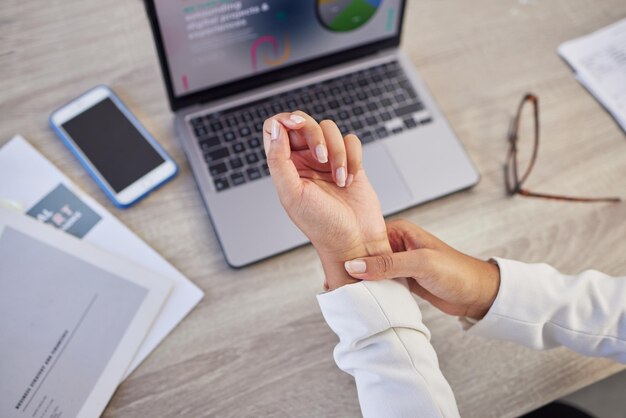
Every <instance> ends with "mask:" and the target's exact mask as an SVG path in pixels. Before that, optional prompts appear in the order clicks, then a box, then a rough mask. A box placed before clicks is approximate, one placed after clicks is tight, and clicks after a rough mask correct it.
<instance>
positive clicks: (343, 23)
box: [317, 0, 382, 32]
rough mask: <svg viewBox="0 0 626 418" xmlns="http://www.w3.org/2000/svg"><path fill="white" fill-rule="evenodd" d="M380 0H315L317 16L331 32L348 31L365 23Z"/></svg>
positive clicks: (377, 6)
mask: <svg viewBox="0 0 626 418" xmlns="http://www.w3.org/2000/svg"><path fill="white" fill-rule="evenodd" d="M381 3H382V0H317V10H318V13H317V14H318V17H319V19H320V21H321V22H322V24H323V25H324V26H325V27H326V28H327V29H329V30H331V31H333V32H350V31H353V30H355V29H358V28H360V27H361V26H363V25H364V24H365V23H367V22H368V21H369V20H370V19H371V18H372V16H374V15H375V14H376V11H377V10H378V8H379V7H380V4H381Z"/></svg>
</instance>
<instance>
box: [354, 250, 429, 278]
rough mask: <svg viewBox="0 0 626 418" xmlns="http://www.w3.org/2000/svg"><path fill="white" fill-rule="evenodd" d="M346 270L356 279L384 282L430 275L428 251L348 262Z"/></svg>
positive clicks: (407, 252)
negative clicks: (385, 280)
mask: <svg viewBox="0 0 626 418" xmlns="http://www.w3.org/2000/svg"><path fill="white" fill-rule="evenodd" d="M345 269H346V271H347V272H348V274H349V275H350V276H352V277H354V278H355V279H361V280H384V279H394V278H397V277H423V276H425V275H430V266H429V263H428V250H415V251H405V252H401V253H392V254H385V255H378V256H373V257H363V258H359V259H356V260H351V261H346V263H345Z"/></svg>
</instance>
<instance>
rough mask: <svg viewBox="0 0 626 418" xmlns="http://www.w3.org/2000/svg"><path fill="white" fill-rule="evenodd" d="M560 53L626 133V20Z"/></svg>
mask: <svg viewBox="0 0 626 418" xmlns="http://www.w3.org/2000/svg"><path fill="white" fill-rule="evenodd" d="M559 54H560V55H561V56H562V57H563V59H565V60H566V61H567V62H568V63H569V64H570V65H571V67H572V68H573V69H574V71H575V72H576V78H577V79H578V81H579V82H580V83H581V84H582V85H583V86H585V88H587V90H589V91H590V92H591V94H593V96H594V97H595V98H596V99H597V100H598V101H599V102H600V103H601V104H602V105H603V106H604V107H605V108H606V109H607V110H608V111H609V112H610V113H611V115H612V116H613V117H614V118H615V120H616V121H617V122H618V123H619V124H620V126H621V127H622V129H624V130H625V131H626V19H624V20H621V21H619V22H617V23H615V24H613V25H611V26H608V27H606V28H604V29H601V30H599V31H597V32H594V33H592V34H590V35H587V36H584V37H582V38H578V39H575V40H572V41H568V42H565V43H563V44H562V45H561V46H560V47H559Z"/></svg>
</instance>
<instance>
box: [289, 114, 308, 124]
mask: <svg viewBox="0 0 626 418" xmlns="http://www.w3.org/2000/svg"><path fill="white" fill-rule="evenodd" d="M289 120H291V121H292V122H293V123H295V124H296V125H298V124H300V123H302V122H304V121H305V119H304V118H303V117H302V116H300V115H291V116H289Z"/></svg>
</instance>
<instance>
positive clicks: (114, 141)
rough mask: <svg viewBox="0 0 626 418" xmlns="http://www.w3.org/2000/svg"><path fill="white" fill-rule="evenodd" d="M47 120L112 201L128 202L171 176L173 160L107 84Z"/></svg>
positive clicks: (131, 203)
mask: <svg viewBox="0 0 626 418" xmlns="http://www.w3.org/2000/svg"><path fill="white" fill-rule="evenodd" d="M50 126H51V127H52V129H53V130H54V132H55V133H56V134H57V135H58V136H59V137H60V138H61V140H62V141H63V143H64V144H65V145H66V146H67V147H68V148H69V149H70V151H72V153H73V154H74V156H76V158H78V160H79V161H80V163H81V164H82V165H83V167H85V169H86V170H87V171H88V172H89V174H90V175H91V176H92V177H93V178H94V179H95V180H96V182H97V183H98V185H99V186H100V187H101V188H102V189H103V190H104V192H105V193H106V195H107V196H108V197H109V198H110V199H111V200H112V201H113V203H114V204H115V205H116V206H118V207H120V208H127V207H129V206H131V205H133V204H134V203H136V202H137V201H139V200H140V199H142V198H143V197H145V196H146V195H147V194H148V193H150V192H151V191H153V190H155V189H156V188H158V187H160V186H161V185H163V184H164V183H166V182H167V181H168V180H170V179H172V178H173V177H174V176H175V175H176V173H177V172H178V167H177V165H176V163H175V162H174V160H173V159H172V158H171V157H170V156H169V155H167V153H166V152H165V150H163V148H161V146H160V145H159V144H158V143H157V142H156V140H155V139H154V138H153V137H152V136H151V135H150V134H149V133H148V131H147V130H146V129H145V128H144V127H143V126H142V125H141V123H139V121H138V120H137V118H135V117H134V116H133V114H132V113H131V112H130V110H128V108H127V107H126V106H125V105H124V103H122V101H121V100H120V99H119V98H118V97H117V96H116V95H115V93H114V92H113V90H111V89H110V88H109V87H107V86H97V87H95V88H93V89H91V90H89V91H87V92H86V93H84V94H83V95H81V96H80V97H78V98H76V99H74V100H72V101H71V102H70V103H68V104H66V105H64V106H63V107H61V108H60V109H58V110H56V111H55V112H53V113H52V115H51V116H50Z"/></svg>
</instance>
